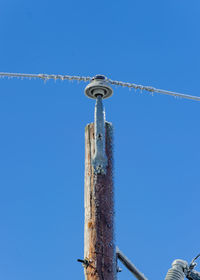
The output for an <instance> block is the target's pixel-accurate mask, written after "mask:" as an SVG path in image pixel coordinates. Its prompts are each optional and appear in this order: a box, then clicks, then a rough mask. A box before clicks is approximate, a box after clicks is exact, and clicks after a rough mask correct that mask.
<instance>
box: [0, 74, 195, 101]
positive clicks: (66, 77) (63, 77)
mask: <svg viewBox="0 0 200 280" xmlns="http://www.w3.org/2000/svg"><path fill="white" fill-rule="evenodd" d="M4 77H7V78H29V79H42V80H44V81H47V80H50V79H53V80H62V81H64V80H70V81H73V80H76V81H83V82H89V81H91V80H92V79H93V77H85V76H70V75H55V74H50V75H49V74H21V73H5V72H0V78H4ZM106 82H108V83H109V84H111V85H115V86H121V87H128V88H130V89H131V88H134V89H135V90H138V89H139V90H141V91H147V92H151V93H161V94H166V95H171V96H174V97H180V98H184V99H191V100H195V101H200V97H199V96H192V95H188V94H183V93H178V92H173V91H168V90H163V89H157V88H154V87H151V86H143V85H138V84H134V83H125V82H120V81H114V80H111V79H108V78H106Z"/></svg>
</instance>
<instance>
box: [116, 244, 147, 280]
mask: <svg viewBox="0 0 200 280" xmlns="http://www.w3.org/2000/svg"><path fill="white" fill-rule="evenodd" d="M116 257H117V259H119V260H120V261H121V262H122V263H123V264H124V265H125V266H126V268H128V270H130V272H131V273H132V274H133V275H134V276H135V277H136V278H137V279H138V280H147V278H146V277H145V276H144V274H142V273H141V272H140V271H139V270H138V269H137V268H136V267H135V266H134V264H133V263H132V262H131V261H130V260H129V259H128V258H127V257H126V256H125V255H124V254H123V253H122V252H121V251H120V250H119V248H118V247H117V248H116Z"/></svg>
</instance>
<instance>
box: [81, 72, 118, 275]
mask: <svg viewBox="0 0 200 280" xmlns="http://www.w3.org/2000/svg"><path fill="white" fill-rule="evenodd" d="M85 93H86V95H87V96H89V97H91V98H95V99H96V100H97V101H96V107H95V122H94V123H91V124H88V125H87V126H86V129H85V203H84V206H85V233H84V267H85V280H114V279H116V270H117V269H116V257H115V255H116V252H115V243H114V198H113V192H114V190H113V188H114V186H113V150H112V147H113V128H112V124H110V123H108V122H105V117H104V116H105V115H104V111H103V106H102V98H106V97H109V96H110V95H112V89H111V88H110V87H109V86H107V84H106V82H105V78H104V77H102V76H97V77H95V79H94V80H93V81H92V82H91V83H90V84H89V85H88V86H87V87H86V91H85Z"/></svg>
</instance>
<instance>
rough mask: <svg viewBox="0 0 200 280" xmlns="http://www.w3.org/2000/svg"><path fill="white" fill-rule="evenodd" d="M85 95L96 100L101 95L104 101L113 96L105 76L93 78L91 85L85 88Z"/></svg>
mask: <svg viewBox="0 0 200 280" xmlns="http://www.w3.org/2000/svg"><path fill="white" fill-rule="evenodd" d="M85 95H86V96H87V97H89V98H92V99H96V98H97V96H98V95H101V96H102V98H103V99H106V98H108V97H111V96H112V95H113V90H112V88H111V87H110V86H109V85H108V82H107V78H106V77H105V76H103V75H96V76H95V77H94V78H92V80H91V82H90V83H89V85H87V86H86V88H85Z"/></svg>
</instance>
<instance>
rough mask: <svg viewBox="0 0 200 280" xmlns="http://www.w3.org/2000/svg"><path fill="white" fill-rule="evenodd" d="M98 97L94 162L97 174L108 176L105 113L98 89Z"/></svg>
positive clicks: (95, 118)
mask: <svg viewBox="0 0 200 280" xmlns="http://www.w3.org/2000/svg"><path fill="white" fill-rule="evenodd" d="M94 91H98V93H99V95H97V99H96V105H95V117H94V133H95V155H94V158H93V161H92V165H93V167H94V172H95V174H106V167H107V165H108V159H107V156H106V153H105V112H104V109H103V103H102V96H101V95H100V90H98V89H96V90H94Z"/></svg>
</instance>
